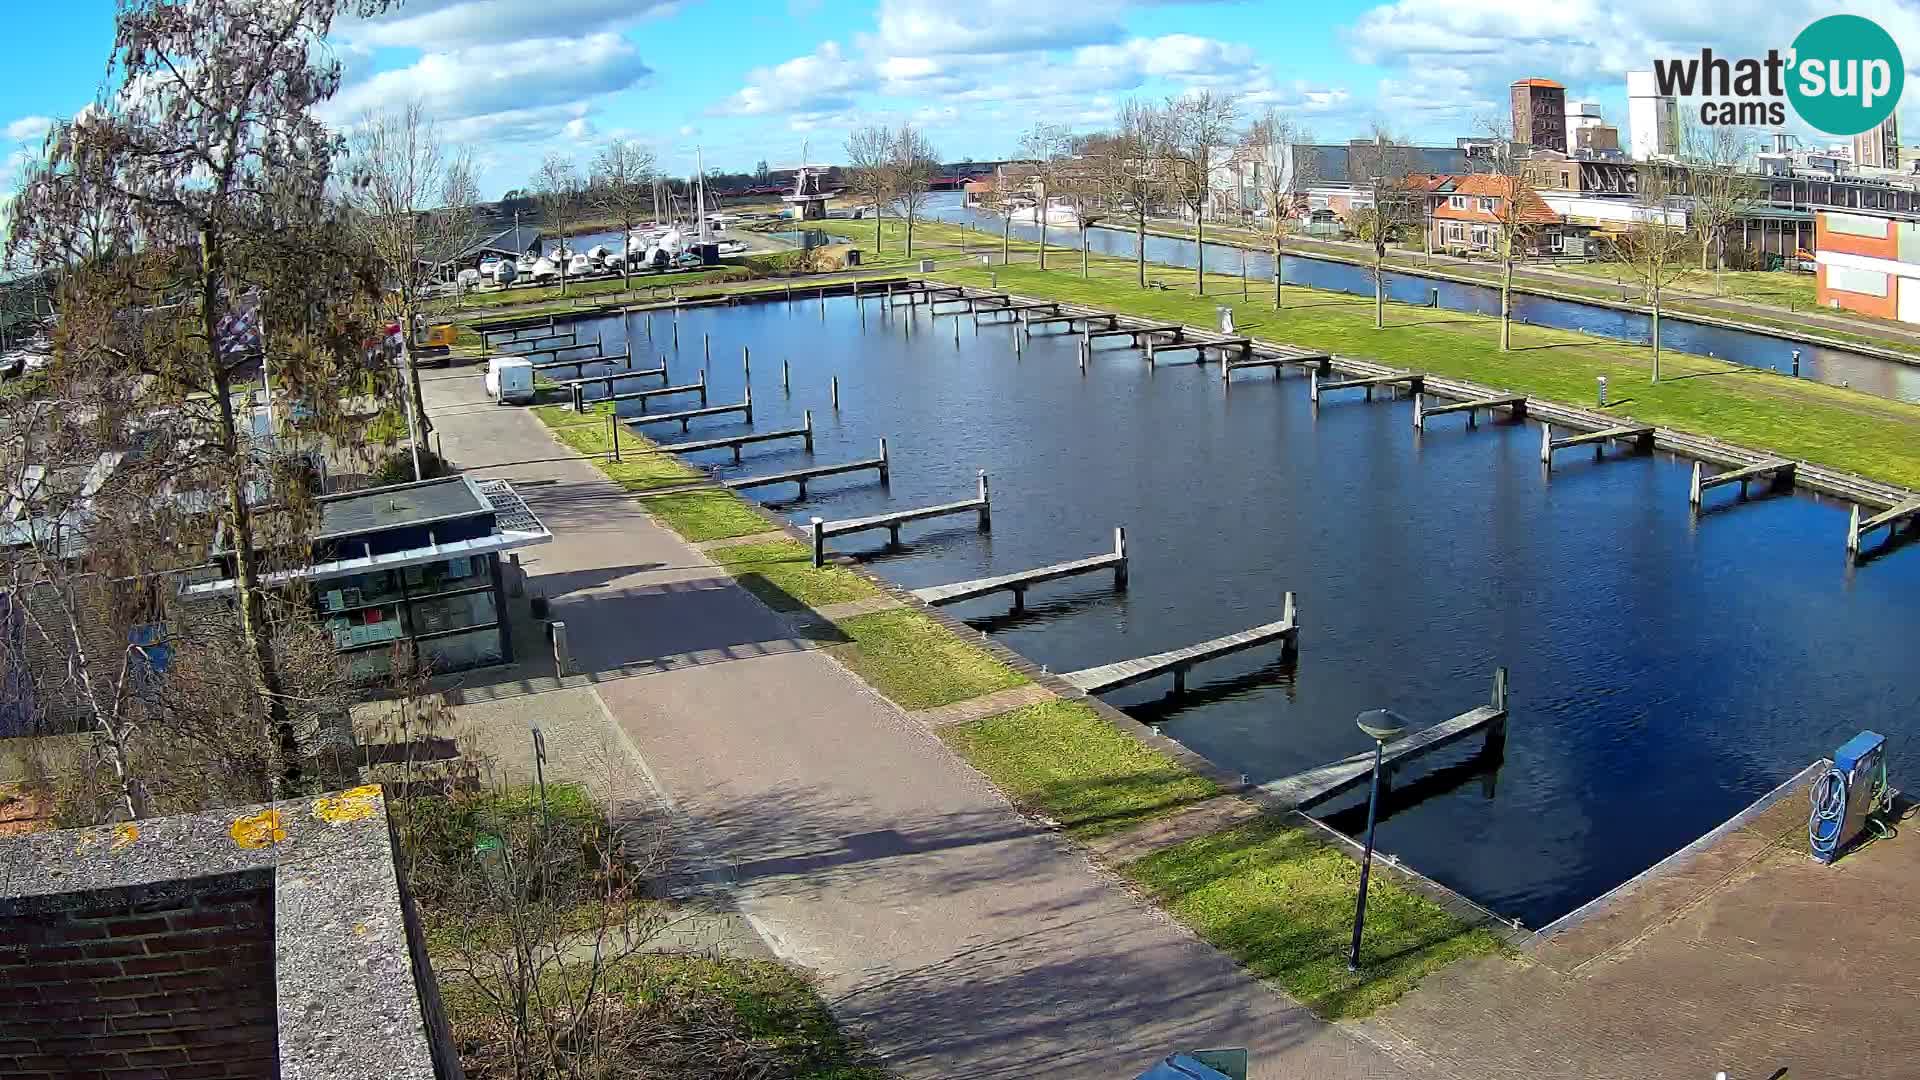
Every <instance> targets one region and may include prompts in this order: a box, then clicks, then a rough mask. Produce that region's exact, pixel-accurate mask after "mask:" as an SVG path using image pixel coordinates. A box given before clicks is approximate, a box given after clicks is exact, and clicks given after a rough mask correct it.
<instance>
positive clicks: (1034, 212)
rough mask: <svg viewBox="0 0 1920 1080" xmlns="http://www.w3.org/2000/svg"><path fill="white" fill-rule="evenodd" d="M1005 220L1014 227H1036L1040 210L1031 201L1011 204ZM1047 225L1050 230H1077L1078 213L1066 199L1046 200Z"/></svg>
mask: <svg viewBox="0 0 1920 1080" xmlns="http://www.w3.org/2000/svg"><path fill="white" fill-rule="evenodd" d="M1007 219H1008V220H1010V221H1012V222H1013V223H1014V224H1015V225H1038V224H1039V223H1040V208H1039V206H1038V204H1036V203H1034V202H1033V201H1032V200H1021V201H1019V202H1015V203H1013V204H1011V205H1010V206H1009V208H1008V210H1007ZM1047 225H1048V227H1050V228H1062V229H1077V228H1079V227H1080V214H1079V211H1077V210H1075V209H1074V208H1073V203H1072V202H1071V201H1069V200H1066V199H1061V198H1057V197H1056V198H1052V199H1048V200H1047Z"/></svg>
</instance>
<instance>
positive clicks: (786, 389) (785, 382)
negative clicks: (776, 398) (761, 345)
mask: <svg viewBox="0 0 1920 1080" xmlns="http://www.w3.org/2000/svg"><path fill="white" fill-rule="evenodd" d="M780 392H781V393H783V394H791V393H793V375H792V372H791V371H789V370H788V368H787V361H786V358H785V357H782V358H781V360H780Z"/></svg>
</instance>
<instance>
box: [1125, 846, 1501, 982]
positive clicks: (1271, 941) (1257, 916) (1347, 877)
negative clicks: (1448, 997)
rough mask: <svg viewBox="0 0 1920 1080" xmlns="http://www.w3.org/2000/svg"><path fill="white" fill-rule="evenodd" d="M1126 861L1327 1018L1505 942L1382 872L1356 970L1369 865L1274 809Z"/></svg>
mask: <svg viewBox="0 0 1920 1080" xmlns="http://www.w3.org/2000/svg"><path fill="white" fill-rule="evenodd" d="M1121 873H1122V874H1124V875H1125V876H1126V877H1127V878H1129V879H1130V880H1132V881H1133V882H1134V883H1135V884H1137V885H1139V886H1140V887H1141V888H1142V889H1144V890H1146V892H1147V893H1149V894H1150V895H1151V896H1152V897H1153V898H1154V899H1155V900H1156V901H1158V902H1159V903H1160V904H1161V905H1162V906H1163V907H1165V908H1166V909H1167V910H1168V911H1170V912H1171V913H1172V914H1173V915H1174V916H1175V917H1176V918H1178V919H1179V920H1180V921H1181V922H1184V923H1186V924H1187V925H1188V926H1190V927H1192V928H1193V929H1194V930H1195V931H1196V932H1197V933H1199V934H1200V936H1201V937H1204V938H1206V939H1207V940H1208V941H1209V942H1212V943H1213V944H1214V945H1215V946H1217V947H1219V948H1220V949H1222V950H1224V951H1226V952H1227V953H1229V954H1231V955H1232V956H1233V957H1234V958H1235V959H1236V960H1238V961H1240V963H1241V964H1243V965H1245V966H1246V967H1247V969H1248V970H1250V971H1252V972H1253V973H1254V974H1256V975H1258V976H1260V977H1261V978H1265V979H1272V980H1273V981H1274V982H1277V983H1279V984H1280V985H1281V986H1282V987H1284V988H1286V991H1287V992H1288V993H1289V994H1292V995H1293V996H1294V997H1296V998H1298V999H1299V1000H1300V1001H1301V1002H1303V1003H1304V1004H1306V1005H1307V1006H1308V1007H1309V1008H1311V1009H1313V1011H1315V1012H1317V1013H1319V1014H1320V1015H1321V1016H1325V1017H1329V1018H1340V1017H1355V1016H1365V1015H1366V1014H1368V1013H1371V1012H1373V1011H1374V1010H1376V1009H1379V1008H1380V1007H1382V1006H1384V1005H1386V1004H1388V1003H1389V1002H1392V1001H1393V1000H1394V999H1396V998H1398V997H1399V996H1400V995H1401V994H1404V993H1406V992H1407V991H1408V990H1410V989H1412V988H1413V987H1414V985H1415V984H1417V983H1418V982H1419V981H1420V980H1421V978H1423V977H1424V976H1426V975H1427V974H1428V973H1429V972H1432V971H1435V970H1438V969H1439V968H1442V967H1445V966H1446V965H1447V964H1450V963H1452V962H1453V961H1455V960H1459V959H1462V958H1464V957H1468V956H1479V955H1483V954H1487V953H1494V952H1498V951H1500V950H1501V948H1502V946H1501V943H1500V940H1499V939H1498V938H1496V937H1495V936H1494V935H1493V934H1491V933H1489V932H1487V931H1486V930H1483V929H1469V928H1468V927H1467V926H1465V925H1464V924H1462V923H1461V922H1460V921H1459V920H1458V919H1456V918H1454V917H1453V916H1452V915H1451V914H1449V913H1448V912H1447V911H1446V910H1445V909H1443V908H1441V907H1440V906H1438V905H1437V904H1435V903H1433V902H1432V901H1430V900H1428V899H1426V898H1425V897H1423V896H1420V895H1418V894H1416V893H1413V892H1409V891H1408V890H1406V889H1403V888H1401V887H1399V886H1398V885H1395V884H1393V883H1392V882H1389V881H1387V880H1385V879H1384V878H1383V877H1382V876H1381V875H1375V876H1374V878H1373V880H1372V882H1371V884H1370V885H1369V887H1368V890H1367V891H1368V898H1367V927H1366V938H1365V940H1364V941H1363V942H1362V944H1361V952H1360V956H1361V960H1362V965H1361V970H1360V972H1359V973H1358V974H1352V973H1349V972H1348V971H1347V946H1348V943H1349V940H1350V937H1351V935H1352V933H1353V901H1354V894H1355V891H1356V890H1357V889H1358V888H1359V885H1360V867H1359V866H1358V864H1356V863H1355V862H1354V861H1353V860H1352V859H1349V858H1347V857H1346V856H1345V855H1344V854H1342V853H1340V852H1339V851H1336V850H1334V849H1333V848H1330V847H1328V846H1327V845H1326V844H1325V843H1324V842H1322V841H1321V840H1320V839H1319V838H1318V837H1315V836H1313V835H1312V834H1311V833H1308V832H1305V831H1303V830H1301V829H1297V828H1293V827H1291V826H1288V825H1285V824H1282V823H1280V822H1279V821H1277V820H1273V819H1263V820H1261V821H1256V822H1252V823H1250V824H1247V825H1243V826H1240V827H1238V828H1234V829H1228V830H1225V831H1223V832H1219V833H1215V834H1213V835H1211V836H1203V837H1200V838H1198V839H1195V840H1189V841H1187V842H1185V843H1183V844H1177V845H1175V846H1173V847H1170V848H1165V849H1163V850H1161V851H1157V852H1155V853H1153V854H1151V855H1148V856H1146V857H1144V858H1141V859H1138V860H1135V861H1134V862H1131V863H1128V864H1127V865H1126V866H1124V867H1122V868H1121Z"/></svg>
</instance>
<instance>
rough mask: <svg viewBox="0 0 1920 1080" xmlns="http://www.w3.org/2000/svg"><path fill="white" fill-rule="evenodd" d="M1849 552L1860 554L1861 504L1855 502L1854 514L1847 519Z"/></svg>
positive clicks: (1849, 553) (1850, 553)
mask: <svg viewBox="0 0 1920 1080" xmlns="http://www.w3.org/2000/svg"><path fill="white" fill-rule="evenodd" d="M1847 554H1848V555H1850V556H1851V555H1858V554H1860V504H1859V503H1854V504H1853V516H1852V517H1851V518H1849V519H1848V521H1847Z"/></svg>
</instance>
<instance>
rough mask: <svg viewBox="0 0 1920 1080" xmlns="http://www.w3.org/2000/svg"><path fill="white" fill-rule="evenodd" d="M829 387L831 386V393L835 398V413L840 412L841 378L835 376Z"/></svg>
mask: <svg viewBox="0 0 1920 1080" xmlns="http://www.w3.org/2000/svg"><path fill="white" fill-rule="evenodd" d="M828 385H829V390H830V393H831V394H832V396H833V411H834V412H839V411H840V376H838V375H835V376H834V377H833V381H832V382H831V383H829V384H828Z"/></svg>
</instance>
